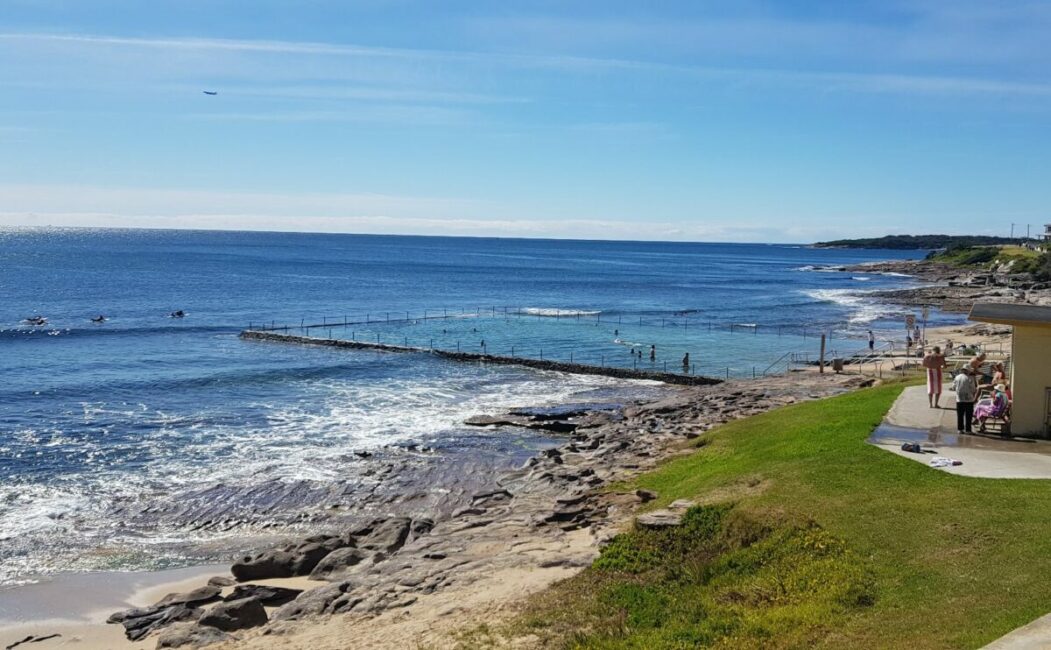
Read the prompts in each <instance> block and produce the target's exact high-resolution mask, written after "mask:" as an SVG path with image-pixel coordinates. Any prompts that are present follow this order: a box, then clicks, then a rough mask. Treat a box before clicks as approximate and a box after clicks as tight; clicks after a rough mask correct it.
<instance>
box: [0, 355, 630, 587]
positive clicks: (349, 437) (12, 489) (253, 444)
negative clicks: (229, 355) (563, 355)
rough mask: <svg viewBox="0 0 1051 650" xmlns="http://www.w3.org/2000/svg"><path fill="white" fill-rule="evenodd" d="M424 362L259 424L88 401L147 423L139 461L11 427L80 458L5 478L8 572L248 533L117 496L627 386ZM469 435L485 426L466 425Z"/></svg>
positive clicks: (342, 381) (311, 474)
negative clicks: (163, 523) (177, 523)
mask: <svg viewBox="0 0 1051 650" xmlns="http://www.w3.org/2000/svg"><path fill="white" fill-rule="evenodd" d="M430 370H431V371H433V372H427V373H424V374H423V376H398V377H388V378H385V379H382V380H380V381H375V380H370V381H356V380H355V379H354V378H353V377H350V378H339V379H335V378H333V379H326V380H321V381H312V382H311V383H310V384H309V386H306V387H305V390H306V393H305V394H304V397H303V399H302V400H300V401H299V402H297V403H292V404H288V403H281V404H279V405H278V404H268V403H265V402H260V403H255V404H247V405H246V406H247V407H249V408H250V410H252V411H256V412H259V413H261V414H263V415H264V417H263V418H262V419H260V420H258V421H256V422H254V423H246V422H244V421H237V420H232V421H230V420H224V419H222V418H214V417H211V415H210V414H208V413H202V414H200V417H197V418H196V419H195V418H194V417H172V416H170V415H167V414H165V413H162V412H160V411H158V410H156V409H150V410H148V411H144V410H140V409H138V408H135V407H136V406H137V405H128V404H125V403H123V402H121V403H114V404H106V403H99V402H90V403H89V402H85V403H83V404H82V405H81V408H82V409H83V413H82V414H81V415H82V417H83V419H84V421H85V422H91V423H93V424H94V423H96V422H97V421H98V420H99V418H102V417H103V416H107V417H109V418H112V419H116V420H118V421H121V422H130V421H134V422H135V424H136V425H137V426H138V427H139V428H141V429H142V431H143V432H144V433H143V434H142V436H141V437H137V438H135V439H134V440H129V441H128V442H127V443H126V444H128V445H134V449H135V450H136V451H137V452H140V453H142V454H143V455H144V456H146V457H148V458H150V459H151V461H150V462H149V463H147V464H145V465H144V466H143V467H141V468H139V469H137V470H135V471H129V470H128V469H127V468H126V467H124V466H123V465H119V466H116V465H114V462H113V460H112V459H113V458H115V457H119V456H120V454H121V451H122V450H121V449H120V448H118V447H115V446H114V442H113V441H112V440H106V439H105V436H100V437H99V438H98V439H90V440H77V441H70V440H68V439H67V440H57V438H56V436H58V435H59V434H60V433H61V432H58V431H52V430H50V429H49V430H43V429H34V430H24V431H21V430H20V431H19V432H16V440H18V441H19V442H22V443H25V444H26V446H32V447H36V448H37V449H38V450H40V451H39V452H38V453H50V452H49V451H43V450H42V448H43V447H46V446H49V445H50V444H51V443H53V442H56V441H57V444H58V445H59V446H63V445H64V446H67V447H69V446H70V445H73V444H75V445H77V447H78V448H77V451H78V452H79V453H80V454H81V456H82V458H83V461H82V462H83V463H84V471H83V472H78V474H77V475H76V476H73V477H70V480H64V481H61V482H56V483H55V484H52V485H47V486H43V485H32V484H30V485H19V484H15V483H2V482H0V547H3V546H8V547H9V550H10V551H11V554H8V553H4V554H3V557H4V559H3V561H2V562H0V585H12V584H17V583H20V582H23V581H25V580H26V577H27V576H38V575H46V574H49V573H53V572H56V571H91V570H100V569H107V568H113V567H114V566H117V565H119V566H121V567H122V568H145V567H147V566H150V564H149V562H150V561H151V559H150V558H151V557H155V556H156V554H157V553H161V554H162V556H163V554H164V553H170V552H171V551H170V550H168V551H163V552H162V551H143V550H142V549H143V547H145V546H154V547H156V546H158V545H160V546H164V545H167V544H179V543H210V542H212V541H215V540H219V539H222V538H225V537H231V536H238V535H243V534H245V533H244V531H243V530H239V529H235V530H233V531H227V532H220V531H215V530H201V531H190V530H183V529H181V528H177V529H171V528H160V529H149V530H145V531H143V530H138V529H136V528H134V527H133V526H130V527H128V528H126V529H125V528H122V527H121V525H120V524H119V523H117V522H115V521H114V520H113V519H112V511H111V509H112V508H113V507H114V506H117V505H120V504H125V505H127V506H129V507H130V508H131V509H132V510H135V509H137V508H138V507H142V506H149V505H153V504H164V503H168V502H169V501H171V500H176V501H177V500H178V499H179V498H180V495H183V494H187V493H192V492H193V491H195V490H199V489H200V488H202V487H206V486H209V485H215V484H219V483H222V484H225V485H228V486H235V487H236V486H251V485H254V484H256V483H257V482H258V481H259V479H260V477H265V478H266V480H279V481H288V482H292V481H303V480H305V481H312V482H318V483H327V482H331V481H337V480H342V479H345V478H346V476H347V469H348V468H347V457H348V456H349V455H351V454H352V453H353V452H355V451H359V450H365V449H378V448H381V447H384V446H387V445H398V444H399V443H404V442H408V441H413V442H423V441H428V440H431V441H436V442H441V441H442V440H443V439H446V437H447V436H459V435H461V432H462V431H463V429H464V427H463V421H464V420H465V419H467V418H469V417H471V416H474V415H481V414H487V413H488V414H491V413H495V412H500V411H503V410H506V409H508V408H510V407H515V406H546V405H554V404H559V403H564V402H566V401H570V400H572V399H573V398H574V396H575V395H576V394H578V393H580V392H584V391H591V390H594V389H605V388H610V387H614V386H618V385H620V386H623V385H625V382H624V381H623V380H617V379H613V378H608V377H597V376H586V375H565V374H562V373H555V372H543V371H533V370H522V369H513V368H506V367H499V368H492V369H481V370H480V369H479V368H477V367H473V366H471V367H469V366H460V365H454V364H442V365H441V366H439V367H438V368H437V369H435V368H431V369H430ZM631 383H635V382H631ZM96 426H97V424H96ZM471 435H473V436H477V435H489V434H486V433H483V432H481V431H475V430H472V431H471ZM491 435H493V436H499V435H505V434H502V433H499V432H493V433H491ZM176 441H177V442H176ZM431 444H433V443H431ZM453 444H455V443H453ZM0 451H2V450H0ZM4 453H6V452H4ZM439 487H440V486H436V488H439ZM56 540H62V542H61V543H60V544H58V543H56Z"/></svg>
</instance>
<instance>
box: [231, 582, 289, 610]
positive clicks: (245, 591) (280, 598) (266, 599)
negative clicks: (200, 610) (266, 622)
mask: <svg viewBox="0 0 1051 650" xmlns="http://www.w3.org/2000/svg"><path fill="white" fill-rule="evenodd" d="M301 593H303V590H302V589H288V588H286V587H270V586H265V585H237V586H236V587H234V590H233V592H231V593H230V595H229V596H227V597H226V598H224V599H223V600H227V601H230V600H241V599H242V598H255V599H256V600H258V601H259V602H261V603H263V604H264V605H269V606H270V607H280V606H281V605H284V604H285V603H290V602H292V601H293V600H295V599H296V596H298V595H299V594H301Z"/></svg>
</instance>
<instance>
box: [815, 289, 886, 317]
mask: <svg viewBox="0 0 1051 650" xmlns="http://www.w3.org/2000/svg"><path fill="white" fill-rule="evenodd" d="M802 293H803V294H804V295H806V296H808V297H810V298H813V299H814V300H819V301H821V302H831V303H835V304H837V305H840V306H842V307H845V308H847V309H849V310H851V312H852V313H851V315H850V317H849V318H848V320H849V322H850V323H851V324H863V323H871V322H872V321H874V320H877V319H879V318H882V317H884V316H888V315H890V314H892V313H893V311H891V310H890V308H888V306H887V305H884V304H882V303H879V302H877V301H875V300H873V299H871V298H868V297H866V296H865V294H866V293H868V292H865V291H858V290H857V289H806V290H804V291H803V292H802Z"/></svg>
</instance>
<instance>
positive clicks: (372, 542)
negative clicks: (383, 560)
mask: <svg viewBox="0 0 1051 650" xmlns="http://www.w3.org/2000/svg"><path fill="white" fill-rule="evenodd" d="M411 526H412V519H409V518H408V517H392V518H390V519H384V520H380V521H378V522H375V524H374V525H373V526H372V527H371V529H370V530H369V531H368V533H366V534H364V535H361V536H359V537H358V538H357V541H358V546H359V547H360V548H363V549H367V550H370V551H383V552H384V553H393V552H394V551H396V550H398V549H399V548H401V547H402V546H403V545H404V544H405V540H406V539H408V537H409V531H410V529H411Z"/></svg>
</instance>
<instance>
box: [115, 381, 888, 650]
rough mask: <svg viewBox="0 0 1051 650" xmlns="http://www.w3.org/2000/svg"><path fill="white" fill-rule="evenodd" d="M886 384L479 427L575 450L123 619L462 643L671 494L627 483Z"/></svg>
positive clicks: (184, 632)
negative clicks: (789, 407) (757, 417)
mask: <svg viewBox="0 0 1051 650" xmlns="http://www.w3.org/2000/svg"><path fill="white" fill-rule="evenodd" d="M872 381H873V380H871V379H865V378H862V377H858V376H846V375H835V374H825V375H820V374H817V373H799V374H794V375H792V376H789V377H771V378H764V379H759V380H754V381H742V382H727V383H724V384H720V385H716V386H703V387H681V388H676V389H674V390H673V391H672V393H671V395H670V396H667V397H665V398H663V399H660V400H658V401H650V402H647V403H636V404H630V405H626V406H620V405H610V404H593V405H574V406H571V407H565V408H561V409H520V410H515V411H512V412H510V413H507V414H504V415H500V416H496V417H492V418H477V419H475V420H473V421H471V422H470V424H472V425H475V426H490V427H496V426H535V427H541V426H542V427H543V428H545V429H547V430H549V431H555V432H558V433H560V434H562V435H565V436H566V441H565V442H564V443H563V444H561V445H559V446H557V447H553V448H550V449H546V450H545V451H543V452H542V453H540V454H538V455H536V456H534V457H531V458H530V459H529V460H528V462H526V463H525V464H524V465H523V466H522V467H520V468H518V469H515V470H511V471H507V472H505V473H504V474H503V475H501V476H500V477H499V479H498V480H497V481H496V484H495V485H493V486H492V488H491V489H486V490H484V491H480V492H477V493H474V494H471V495H465V497H464V499H463V503H462V505H460V507H459V508H457V509H456V510H455V511H452V512H435V513H433V514H432V515H429V516H421V515H419V514H417V513H413V514H406V513H405V512H398V511H397V508H392V511H391V512H389V513H388V514H385V515H383V516H377V517H375V518H374V519H372V520H371V521H368V522H364V523H361V524H358V525H355V526H353V527H349V528H347V529H345V530H333V531H331V532H328V533H323V534H315V535H311V536H309V537H305V538H301V539H295V540H290V541H288V542H287V543H284V544H281V545H279V546H276V547H274V548H271V549H269V550H264V551H262V552H258V553H253V554H248V555H245V556H243V557H241V558H239V559H238V560H237V561H236V562H235V563H234V564H233V565H232V567H231V575H230V576H216V577H215V578H213V579H212V580H210V581H209V582H208V583H207V584H202V585H200V587H199V588H197V589H194V590H191V591H189V592H186V593H175V594H170V595H168V596H166V597H165V598H163V599H162V600H160V601H158V602H157V603H155V604H154V605H152V606H149V607H144V608H138V609H133V610H127V611H123V612H118V613H116V614H114V615H113V616H111V617H110V622H111V623H113V624H120V625H123V626H124V628H125V630H126V632H127V636H128V638H129V639H135V640H139V641H140V642H141V641H142V640H149V639H151V638H154V637H156V639H157V647H159V648H177V647H184V648H196V647H203V646H209V647H211V646H213V645H214V646H215V647H219V648H268V647H282V648H310V649H311V650H325V649H326V648H380V647H397V646H408V647H416V645H419V644H421V643H423V644H426V645H428V647H449V646H453V645H455V640H454V638H453V637H451V636H450V634H452V633H453V632H454V631H455V630H457V629H463V628H464V627H465V626H467V625H469V624H477V623H478V622H484V621H486V620H489V619H490V618H491V617H493V616H499V615H500V613H501V612H502V611H503V610H504V609H506V608H507V607H510V606H513V603H514V602H515V601H516V600H518V599H520V598H521V597H523V596H525V595H527V594H528V593H530V592H532V591H536V590H539V589H542V588H544V587H546V586H547V585H548V584H550V583H551V582H553V581H555V580H558V579H560V578H564V577H568V576H569V575H572V573H574V572H575V571H577V570H579V569H580V568H581V567H584V566H587V565H588V564H589V563H590V562H591V561H592V560H593V559H594V558H595V557H596V555H597V553H598V551H599V549H600V548H601V547H602V545H603V544H604V543H606V542H607V541H608V540H610V539H611V538H612V537H613V536H614V535H615V534H616V533H617V532H618V531H620V530H623V529H624V528H625V527H626V526H628V525H630V523H631V522H632V521H633V519H634V514H635V513H636V510H637V509H638V507H639V506H640V505H642V504H643V503H645V502H646V501H649V500H652V499H653V498H656V496H657V495H654V494H651V493H647V492H644V491H639V492H634V491H625V490H618V489H616V485H617V484H618V483H619V482H621V481H624V480H625V479H630V478H631V477H632V476H634V475H636V474H637V473H639V472H642V471H645V470H647V469H650V468H652V467H654V466H655V465H656V464H657V463H659V462H660V461H662V460H664V459H667V458H669V457H672V456H674V455H676V454H680V453H684V452H688V451H690V450H691V449H693V448H694V447H695V446H696V445H698V444H703V441H704V434H705V432H707V431H708V430H709V429H711V428H712V427H714V426H716V425H718V424H721V423H724V422H727V421H730V420H733V419H737V418H741V417H746V416H749V415H753V414H756V413H760V412H763V411H767V410H769V409H772V408H776V407H779V406H783V405H786V404H791V403H794V402H798V401H802V400H810V399H817V398H821V397H826V396H829V395H834V394H839V393H842V392H845V391H848V390H852V389H855V388H857V387H859V386H862V385H865V384H867V383H871V382H872ZM761 487H762V486H761V485H759V486H755V485H742V486H741V489H742V490H755V489H761ZM435 488H436V489H438V488H440V486H437V485H436V486H435ZM669 518H670V519H674V518H675V517H674V512H671V513H659V514H658V515H656V519H654V523H653V525H666V523H667V522H666V521H665V520H666V519H669ZM640 525H648V524H647V523H646V522H645V521H642V522H640Z"/></svg>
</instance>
